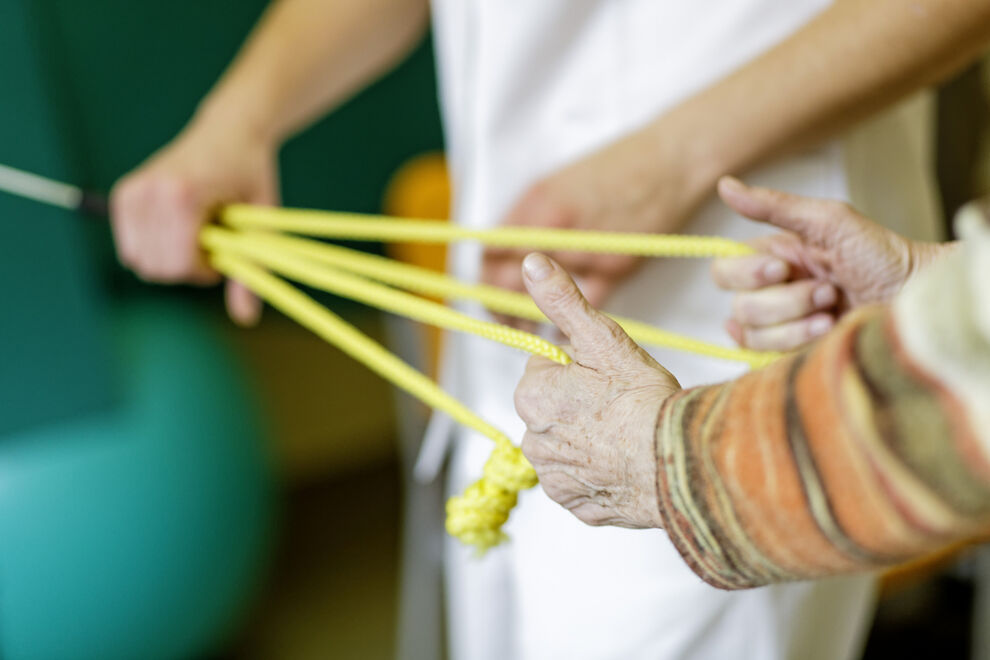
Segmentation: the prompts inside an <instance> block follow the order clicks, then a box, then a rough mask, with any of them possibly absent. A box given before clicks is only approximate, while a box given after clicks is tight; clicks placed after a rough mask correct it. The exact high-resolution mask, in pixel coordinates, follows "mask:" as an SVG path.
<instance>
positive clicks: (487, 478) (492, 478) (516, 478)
mask: <svg viewBox="0 0 990 660" xmlns="http://www.w3.org/2000/svg"><path fill="white" fill-rule="evenodd" d="M536 483H537V479H536V471H535V470H533V466H532V465H530V464H529V461H527V460H526V457H525V456H523V453H522V450H521V449H519V447H516V446H515V445H513V444H512V443H511V442H509V441H508V440H502V441H499V442H498V443H497V444H496V446H495V450H494V451H493V452H492V454H491V456H489V457H488V460H487V461H486V462H485V469H484V474H483V476H482V477H481V479H479V480H478V481H476V482H474V484H472V485H471V486H469V487H468V489H467V490H465V491H464V494H463V495H455V496H454V497H451V498H450V499H449V500H447V533H449V534H450V535H451V536H453V537H454V538H456V539H458V540H459V541H461V542H462V543H464V544H466V545H470V546H474V547H475V548H476V549H477V551H478V554H479V555H484V554H485V553H486V552H487V551H488V550H489V549H491V548H493V547H495V546H496V545H498V544H500V543H501V542H502V541H504V540H505V539H506V536H505V533H504V532H503V531H502V525H504V524H505V522H506V521H507V520H508V519H509V512H510V511H512V507H514V506H515V505H516V499H517V496H518V493H519V491H520V490H523V489H526V488H532V487H533V486H535V485H536Z"/></svg>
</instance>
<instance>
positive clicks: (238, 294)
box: [226, 280, 262, 327]
mask: <svg viewBox="0 0 990 660" xmlns="http://www.w3.org/2000/svg"><path fill="white" fill-rule="evenodd" d="M226 299H227V313H228V314H230V318H231V319H233V321H234V322H235V323H237V324H238V325H242V326H248V327H249V326H253V325H256V324H257V323H258V321H259V320H261V310H262V304H261V299H259V298H258V297H257V296H256V295H254V294H253V293H252V292H251V290H250V289H248V288H247V287H246V286H244V285H243V284H240V283H239V282H236V281H235V280H227V285H226Z"/></svg>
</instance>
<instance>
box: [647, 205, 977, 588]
mask: <svg viewBox="0 0 990 660" xmlns="http://www.w3.org/2000/svg"><path fill="white" fill-rule="evenodd" d="M972 215H973V217H972V218H971V219H969V220H968V222H967V221H965V220H964V221H962V222H961V223H960V224H961V225H963V227H962V231H963V232H964V234H965V236H966V238H965V240H964V242H963V245H962V246H961V248H960V249H959V250H958V251H956V252H954V253H952V254H951V255H949V256H946V257H945V258H943V259H942V260H940V261H939V262H938V263H936V264H934V265H933V266H932V267H931V268H929V269H928V270H926V271H925V272H923V273H921V274H919V275H918V276H916V278H914V279H913V280H912V281H911V282H910V283H909V284H908V285H907V286H906V287H905V289H904V290H903V291H902V293H901V294H900V295H899V297H898V298H897V300H896V301H895V302H894V304H892V305H885V306H874V307H868V308H862V309H859V310H857V311H855V312H854V313H851V314H849V315H848V316H847V317H846V318H845V319H844V320H843V321H842V322H841V323H840V324H839V325H838V326H837V327H836V329H835V330H834V331H833V332H832V333H830V334H829V335H828V336H827V337H825V338H824V339H823V340H821V341H820V342H818V343H817V344H815V345H813V346H812V347H810V348H808V349H806V350H804V351H803V352H801V353H798V354H795V355H793V356H789V357H787V358H785V359H782V360H780V361H778V362H777V363H775V364H773V365H771V366H770V367H768V368H765V369H763V370H761V371H757V372H753V373H751V374H748V375H746V376H744V377H742V378H740V379H738V380H736V381H733V382H730V383H725V384H721V385H715V386H709V387H700V388H694V389H690V390H685V391H683V392H680V393H679V394H677V395H675V396H673V397H671V398H670V399H668V400H667V401H666V402H665V403H664V406H663V408H662V410H661V412H660V416H659V420H658V424H657V433H656V451H657V457H658V462H659V469H658V478H657V489H658V493H659V495H660V502H661V515H662V517H663V520H664V527H665V528H666V530H667V532H668V534H669V536H670V538H671V539H672V540H673V542H674V544H675V545H676V547H677V549H678V550H679V551H680V553H681V554H682V555H683V557H684V559H685V560H686V561H687V563H688V564H689V565H690V566H691V568H692V569H693V570H694V571H695V572H696V573H698V575H699V576H701V577H702V579H704V580H705V581H707V582H708V583H710V584H712V585H714V586H717V587H721V588H724V589H742V588H748V587H755V586H760V585H764V584H768V583H772V582H780V581H787V580H801V579H809V578H816V577H822V576H827V575H833V574H838V573H847V572H853V571H860V570H866V569H871V568H874V567H879V566H884V565H888V564H893V563H897V562H901V561H904V560H908V559H911V558H915V557H917V556H919V555H922V554H924V553H927V552H930V551H932V550H935V549H938V548H940V547H942V546H944V545H947V544H949V543H952V542H955V541H959V540H963V539H965V538H968V537H972V536H974V535H976V534H979V533H981V532H983V531H986V530H987V529H988V528H990V230H988V229H987V228H986V227H985V226H983V225H982V223H981V222H980V221H979V220H978V219H976V214H975V213H973V214H972Z"/></svg>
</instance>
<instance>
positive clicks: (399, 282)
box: [208, 228, 780, 368]
mask: <svg viewBox="0 0 990 660" xmlns="http://www.w3.org/2000/svg"><path fill="white" fill-rule="evenodd" d="M208 229H209V228H208ZM238 236H240V237H243V240H244V241H245V244H250V245H252V246H255V253H257V252H258V250H260V251H261V252H267V253H273V252H275V251H280V252H282V251H284V252H288V253H291V255H292V256H291V257H290V260H292V261H298V260H299V259H309V260H312V261H315V262H318V263H323V264H326V265H329V266H332V267H333V268H339V269H343V270H347V271H350V272H352V273H355V274H358V275H362V276H364V277H367V278H370V279H373V280H376V281H378V282H382V283H384V284H388V285H390V286H394V287H398V288H401V289H405V290H407V291H415V292H416V293H420V294H422V295H426V296H433V297H436V298H443V299H448V300H473V301H476V302H480V303H481V304H482V305H483V306H484V307H485V308H486V309H488V310H489V311H492V312H497V313H500V314H507V315H509V316H516V317H518V318H523V319H528V320H531V321H537V322H540V323H544V322H546V321H547V318H546V316H544V315H543V312H541V311H540V309H539V307H537V306H536V304H535V303H534V302H533V301H532V300H531V299H530V297H529V296H527V295H526V294H524V293H518V292H516V291H507V290H505V289H500V288H498V287H494V286H488V285H485V284H467V283H464V282H461V281H459V280H456V279H454V278H452V277H450V276H449V275H445V274H442V273H437V272H434V271H431V270H428V269H426V268H421V267H419V266H413V265H411V264H404V263H400V262H397V261H394V260H392V259H387V258H385V257H379V256H376V255H373V254H367V253H364V252H358V251H357V250H350V249H348V248H344V247H340V246H337V245H330V244H327V243H321V242H315V241H310V240H304V239H300V238H295V237H291V236H284V235H280V234H273V233H267V232H256V231H245V232H240V233H239V234H238ZM610 316H612V318H613V319H614V320H615V321H616V322H618V324H619V325H620V326H622V328H623V329H624V330H625V331H626V332H627V333H628V334H629V336H630V337H632V338H633V339H634V340H635V341H636V342H637V343H639V344H645V345H647V346H664V347H666V348H671V349H674V350H679V351H686V352H690V353H697V354H699V355H706V356H709V357H714V358H718V359H722V360H732V361H737V362H745V363H746V364H748V365H749V366H751V367H753V368H760V367H763V366H765V365H767V364H769V363H770V362H773V361H774V360H776V359H777V358H778V357H780V354H779V353H775V352H771V351H754V350H750V349H745V348H734V347H730V346H719V345H717V344H712V343H709V342H704V341H701V340H700V339H694V338H693V337H685V336H683V335H678V334H676V333H673V332H668V331H666V330H661V329H660V328H655V327H653V326H651V325H648V324H646V323H643V322H641V321H635V320H633V319H627V318H623V317H621V316H614V315H610ZM434 325H436V324H434Z"/></svg>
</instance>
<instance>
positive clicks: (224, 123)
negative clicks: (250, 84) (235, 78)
mask: <svg viewBox="0 0 990 660" xmlns="http://www.w3.org/2000/svg"><path fill="white" fill-rule="evenodd" d="M239 96H243V95H238V94H235V93H232V92H227V91H225V90H224V89H222V88H221V89H218V90H216V91H214V92H212V93H211V94H209V95H208V96H206V98H204V99H203V100H202V101H201V102H200V104H199V106H197V108H196V112H195V113H194V114H193V116H192V119H190V121H189V123H188V125H187V126H186V128H185V130H184V132H186V133H192V134H207V135H210V134H213V135H217V134H219V135H224V134H226V135H231V134H232V135H235V136H237V138H238V139H241V140H244V141H246V142H250V143H253V144H256V145H259V146H261V147H263V148H265V149H270V150H272V151H276V150H278V148H279V146H280V145H281V144H282V142H283V141H284V139H285V136H284V135H283V134H282V131H281V130H280V129H279V126H278V122H277V121H276V119H275V114H274V113H272V112H269V111H267V110H266V109H265V106H264V104H259V103H255V102H253V101H252V100H251V99H249V98H239Z"/></svg>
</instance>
